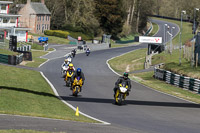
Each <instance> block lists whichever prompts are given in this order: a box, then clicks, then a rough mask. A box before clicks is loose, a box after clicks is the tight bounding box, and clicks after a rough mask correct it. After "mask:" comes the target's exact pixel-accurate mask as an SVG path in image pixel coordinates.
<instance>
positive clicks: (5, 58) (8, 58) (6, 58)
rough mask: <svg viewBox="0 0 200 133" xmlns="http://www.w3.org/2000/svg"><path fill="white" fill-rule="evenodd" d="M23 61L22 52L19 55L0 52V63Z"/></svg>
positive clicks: (11, 63) (13, 63) (12, 63)
mask: <svg viewBox="0 0 200 133" xmlns="http://www.w3.org/2000/svg"><path fill="white" fill-rule="evenodd" d="M22 61H23V54H21V55H16V56H15V55H4V54H0V63H4V64H10V65H17V64H20V63H21V62H22Z"/></svg>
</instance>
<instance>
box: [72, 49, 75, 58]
mask: <svg viewBox="0 0 200 133" xmlns="http://www.w3.org/2000/svg"><path fill="white" fill-rule="evenodd" d="M71 54H72V56H73V57H75V55H76V49H75V48H74V49H73V50H72V51H71Z"/></svg>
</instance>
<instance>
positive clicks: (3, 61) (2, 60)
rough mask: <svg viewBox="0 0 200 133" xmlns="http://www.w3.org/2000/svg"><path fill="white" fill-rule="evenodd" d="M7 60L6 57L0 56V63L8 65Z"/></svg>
mask: <svg viewBox="0 0 200 133" xmlns="http://www.w3.org/2000/svg"><path fill="white" fill-rule="evenodd" d="M8 59H9V57H8V55H4V54H0V63H5V64H9V63H8Z"/></svg>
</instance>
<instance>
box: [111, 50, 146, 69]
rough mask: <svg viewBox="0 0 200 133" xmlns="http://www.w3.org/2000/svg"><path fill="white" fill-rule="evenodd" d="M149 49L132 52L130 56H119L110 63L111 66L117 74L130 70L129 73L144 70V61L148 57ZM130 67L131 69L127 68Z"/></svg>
mask: <svg viewBox="0 0 200 133" xmlns="http://www.w3.org/2000/svg"><path fill="white" fill-rule="evenodd" d="M146 52H147V49H146V48H145V49H140V50H135V51H133V52H130V53H128V54H125V55H122V56H119V57H117V58H114V59H112V60H110V61H109V64H110V66H111V67H112V68H113V69H114V70H115V71H116V72H119V73H121V72H125V71H127V69H129V70H128V71H129V72H132V71H135V70H141V69H144V60H145V58H144V57H145V55H146ZM127 66H129V68H127Z"/></svg>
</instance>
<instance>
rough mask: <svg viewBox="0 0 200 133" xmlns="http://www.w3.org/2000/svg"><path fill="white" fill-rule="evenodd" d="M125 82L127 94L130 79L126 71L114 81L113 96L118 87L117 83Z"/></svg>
mask: <svg viewBox="0 0 200 133" xmlns="http://www.w3.org/2000/svg"><path fill="white" fill-rule="evenodd" d="M123 82H125V83H126V85H128V91H127V96H128V95H129V92H130V91H131V80H130V79H129V78H128V73H127V72H124V74H123V76H122V77H119V79H118V80H117V81H116V82H115V88H114V89H113V90H114V97H115V94H116V91H117V90H118V89H119V84H121V83H123Z"/></svg>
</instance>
